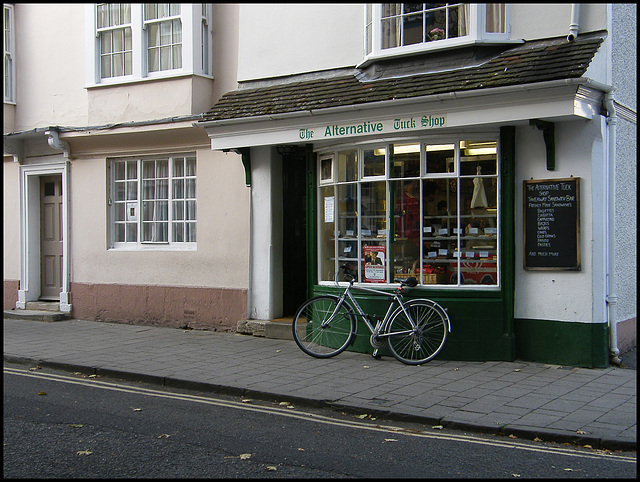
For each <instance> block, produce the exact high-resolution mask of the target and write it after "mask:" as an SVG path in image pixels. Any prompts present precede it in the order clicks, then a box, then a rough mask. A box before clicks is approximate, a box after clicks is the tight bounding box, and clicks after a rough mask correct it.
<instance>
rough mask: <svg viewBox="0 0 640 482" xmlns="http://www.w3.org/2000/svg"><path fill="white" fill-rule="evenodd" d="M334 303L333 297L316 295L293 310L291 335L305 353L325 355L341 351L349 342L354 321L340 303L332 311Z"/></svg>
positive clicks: (344, 306) (336, 300)
mask: <svg viewBox="0 0 640 482" xmlns="http://www.w3.org/2000/svg"><path fill="white" fill-rule="evenodd" d="M337 302H338V298H336V297H333V296H319V297H316V298H312V299H311V300H309V301H307V302H306V303H305V304H303V305H302V307H301V308H300V309H299V310H298V313H296V316H295V318H294V320H293V337H294V340H295V341H296V343H297V344H298V346H299V347H300V348H301V349H302V350H303V351H304V352H305V353H307V354H309V355H311V356H315V357H318V358H327V357H330V356H334V355H337V354H338V353H340V352H342V351H343V350H344V349H346V347H347V346H348V345H349V343H350V342H351V339H352V337H353V336H354V332H355V320H354V319H353V316H352V315H351V313H350V311H349V310H348V308H347V307H346V305H344V304H343V305H342V306H341V307H340V309H339V310H337V312H336V306H337ZM334 312H335V316H334V317H333V318H331V316H332V315H333V314H334Z"/></svg>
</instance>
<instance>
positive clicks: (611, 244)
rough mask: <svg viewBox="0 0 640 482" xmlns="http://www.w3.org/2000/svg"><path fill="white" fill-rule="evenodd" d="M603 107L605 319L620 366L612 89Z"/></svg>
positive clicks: (613, 360) (612, 355) (615, 121)
mask: <svg viewBox="0 0 640 482" xmlns="http://www.w3.org/2000/svg"><path fill="white" fill-rule="evenodd" d="M605 106H606V108H607V130H608V136H607V137H608V146H607V147H608V152H607V157H608V159H607V173H606V175H607V190H608V193H607V196H606V197H605V202H606V203H607V215H608V217H609V219H608V220H607V224H606V227H607V239H606V251H605V252H606V253H607V269H606V273H607V282H606V289H607V298H606V301H607V318H608V322H609V351H610V358H611V363H612V364H614V365H618V366H620V364H621V363H622V359H621V357H620V350H619V349H618V322H617V320H616V303H617V302H618V295H617V294H616V256H615V248H616V234H615V215H616V168H615V166H616V125H617V124H618V116H617V115H616V110H615V106H614V98H613V89H611V90H609V91H608V92H606V93H605Z"/></svg>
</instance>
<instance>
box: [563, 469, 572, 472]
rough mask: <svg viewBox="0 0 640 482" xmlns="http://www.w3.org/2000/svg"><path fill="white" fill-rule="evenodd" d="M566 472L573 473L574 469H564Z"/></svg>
mask: <svg viewBox="0 0 640 482" xmlns="http://www.w3.org/2000/svg"><path fill="white" fill-rule="evenodd" d="M564 471H565V472H573V469H564Z"/></svg>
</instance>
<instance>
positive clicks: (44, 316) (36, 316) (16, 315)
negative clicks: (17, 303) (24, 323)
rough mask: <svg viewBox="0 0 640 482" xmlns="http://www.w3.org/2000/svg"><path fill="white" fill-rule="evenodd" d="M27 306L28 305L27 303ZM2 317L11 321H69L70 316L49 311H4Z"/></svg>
mask: <svg viewBox="0 0 640 482" xmlns="http://www.w3.org/2000/svg"><path fill="white" fill-rule="evenodd" d="M27 304H28V303H27ZM3 317H4V318H5V319H12V320H33V321H44V322H51V321H62V320H69V319H71V318H72V316H71V315H70V314H69V313H62V312H61V311H50V310H48V309H47V310H34V309H28V310H4V312H3Z"/></svg>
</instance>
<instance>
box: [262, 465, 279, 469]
mask: <svg viewBox="0 0 640 482" xmlns="http://www.w3.org/2000/svg"><path fill="white" fill-rule="evenodd" d="M265 469H266V470H278V468H277V467H275V466H274V465H267V466H266V467H265Z"/></svg>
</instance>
